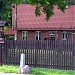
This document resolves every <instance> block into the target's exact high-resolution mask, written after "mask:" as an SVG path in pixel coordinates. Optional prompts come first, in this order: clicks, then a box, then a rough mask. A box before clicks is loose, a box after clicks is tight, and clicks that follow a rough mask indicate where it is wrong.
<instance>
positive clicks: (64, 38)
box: [63, 32, 68, 40]
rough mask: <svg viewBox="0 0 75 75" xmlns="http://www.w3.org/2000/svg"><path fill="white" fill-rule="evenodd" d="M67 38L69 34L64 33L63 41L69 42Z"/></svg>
mask: <svg viewBox="0 0 75 75" xmlns="http://www.w3.org/2000/svg"><path fill="white" fill-rule="evenodd" d="M67 38H68V34H67V32H63V40H67Z"/></svg>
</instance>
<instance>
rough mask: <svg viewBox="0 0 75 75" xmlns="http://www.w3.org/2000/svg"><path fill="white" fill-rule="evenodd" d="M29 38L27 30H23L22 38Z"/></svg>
mask: <svg viewBox="0 0 75 75" xmlns="http://www.w3.org/2000/svg"><path fill="white" fill-rule="evenodd" d="M27 39H28V32H27V31H23V32H22V40H27Z"/></svg>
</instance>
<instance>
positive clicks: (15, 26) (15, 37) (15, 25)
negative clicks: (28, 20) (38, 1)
mask: <svg viewBox="0 0 75 75" xmlns="http://www.w3.org/2000/svg"><path fill="white" fill-rule="evenodd" d="M15 40H17V4H16V23H15Z"/></svg>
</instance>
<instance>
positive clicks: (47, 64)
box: [2, 40, 75, 70]
mask: <svg viewBox="0 0 75 75" xmlns="http://www.w3.org/2000/svg"><path fill="white" fill-rule="evenodd" d="M2 52H3V53H2V54H3V55H2V56H3V59H2V60H3V63H4V64H19V63H20V54H21V53H25V60H26V61H25V63H26V64H28V65H30V66H35V67H44V68H54V69H69V70H74V69H75V65H74V64H75V60H74V59H75V41H71V40H63V41H62V40H58V41H55V40H54V41H51V40H39V41H37V40H25V41H24V40H17V41H15V40H5V42H4V50H2Z"/></svg>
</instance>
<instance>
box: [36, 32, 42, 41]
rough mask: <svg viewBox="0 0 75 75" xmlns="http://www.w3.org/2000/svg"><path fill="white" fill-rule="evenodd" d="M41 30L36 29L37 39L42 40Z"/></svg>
mask: <svg viewBox="0 0 75 75" xmlns="http://www.w3.org/2000/svg"><path fill="white" fill-rule="evenodd" d="M40 33H41V31H35V40H41V36H40ZM36 37H37V39H36Z"/></svg>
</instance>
